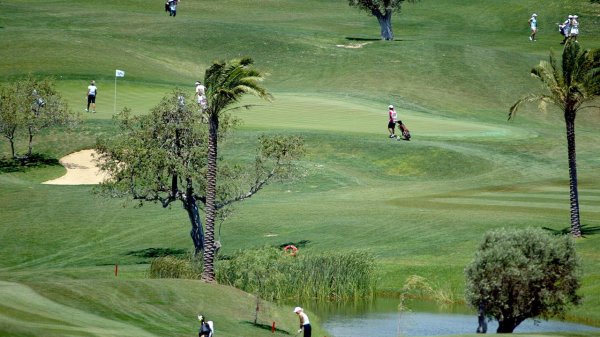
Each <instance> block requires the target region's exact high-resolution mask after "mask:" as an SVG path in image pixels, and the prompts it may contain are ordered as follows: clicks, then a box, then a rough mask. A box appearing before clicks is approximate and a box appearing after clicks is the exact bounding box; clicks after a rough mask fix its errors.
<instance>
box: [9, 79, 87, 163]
mask: <svg viewBox="0 0 600 337" xmlns="http://www.w3.org/2000/svg"><path fill="white" fill-rule="evenodd" d="M78 122H79V114H77V113H73V112H71V111H70V110H69V108H68V105H67V103H66V102H65V101H64V100H63V99H62V97H61V95H60V94H59V93H58V91H57V90H56V88H55V84H54V81H53V80H52V79H50V78H44V79H38V78H35V77H33V76H31V75H29V76H28V77H26V78H24V79H21V80H17V81H15V82H12V83H10V84H9V85H7V86H5V87H2V88H0V133H1V134H2V136H4V137H5V138H6V139H7V140H8V141H9V143H10V147H11V154H12V157H13V158H16V157H17V149H16V148H15V144H16V143H15V141H16V140H17V139H18V138H19V137H23V138H26V139H27V143H28V148H27V153H26V156H27V157H29V156H31V154H32V151H33V139H34V137H35V136H36V135H37V134H38V133H39V132H40V131H41V130H43V129H46V128H50V127H54V126H65V125H66V126H75V125H77V123H78Z"/></svg>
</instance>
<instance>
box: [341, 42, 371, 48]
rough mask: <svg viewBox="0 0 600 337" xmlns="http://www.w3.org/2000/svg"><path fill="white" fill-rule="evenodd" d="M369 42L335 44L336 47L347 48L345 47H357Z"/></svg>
mask: <svg viewBox="0 0 600 337" xmlns="http://www.w3.org/2000/svg"><path fill="white" fill-rule="evenodd" d="M369 43H371V42H363V43H352V44H336V45H335V46H336V47H338V48H347V49H358V48H362V47H363V46H366V45H368V44H369Z"/></svg>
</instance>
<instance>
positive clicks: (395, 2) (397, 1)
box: [348, 0, 415, 40]
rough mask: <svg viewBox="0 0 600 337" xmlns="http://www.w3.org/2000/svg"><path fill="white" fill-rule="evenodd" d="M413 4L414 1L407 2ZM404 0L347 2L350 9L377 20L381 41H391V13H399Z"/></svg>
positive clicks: (392, 37) (351, 0) (358, 0)
mask: <svg viewBox="0 0 600 337" xmlns="http://www.w3.org/2000/svg"><path fill="white" fill-rule="evenodd" d="M408 1H409V2H415V0H408ZM403 2H404V0H348V4H349V5H350V6H351V7H356V8H358V9H360V10H362V11H365V12H367V13H370V14H372V15H373V16H374V17H376V18H377V21H378V22H379V26H380V27H381V39H382V40H393V39H394V32H393V31H392V13H393V12H400V9H401V7H402V3H403Z"/></svg>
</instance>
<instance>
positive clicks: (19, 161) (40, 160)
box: [0, 153, 60, 173]
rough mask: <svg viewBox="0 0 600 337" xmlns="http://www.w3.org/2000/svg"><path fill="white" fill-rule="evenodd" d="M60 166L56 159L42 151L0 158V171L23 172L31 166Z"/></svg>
mask: <svg viewBox="0 0 600 337" xmlns="http://www.w3.org/2000/svg"><path fill="white" fill-rule="evenodd" d="M46 166H60V162H59V161H58V159H56V158H53V157H50V156H49V155H47V154H43V153H32V154H31V155H30V156H24V157H17V158H5V157H2V158H0V173H9V172H25V171H26V170H28V169H31V168H38V167H46Z"/></svg>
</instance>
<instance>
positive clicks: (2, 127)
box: [0, 85, 23, 158]
mask: <svg viewBox="0 0 600 337" xmlns="http://www.w3.org/2000/svg"><path fill="white" fill-rule="evenodd" d="M16 97H17V88H16V86H15V85H11V86H8V87H1V88H0V132H1V133H2V136H4V138H6V139H7V140H8V142H9V143H10V151H11V157H12V158H16V151H15V138H16V137H17V130H18V129H19V126H20V125H21V124H22V123H21V119H22V115H23V114H22V113H19V109H20V106H22V104H19V102H18V100H17V99H16Z"/></svg>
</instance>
